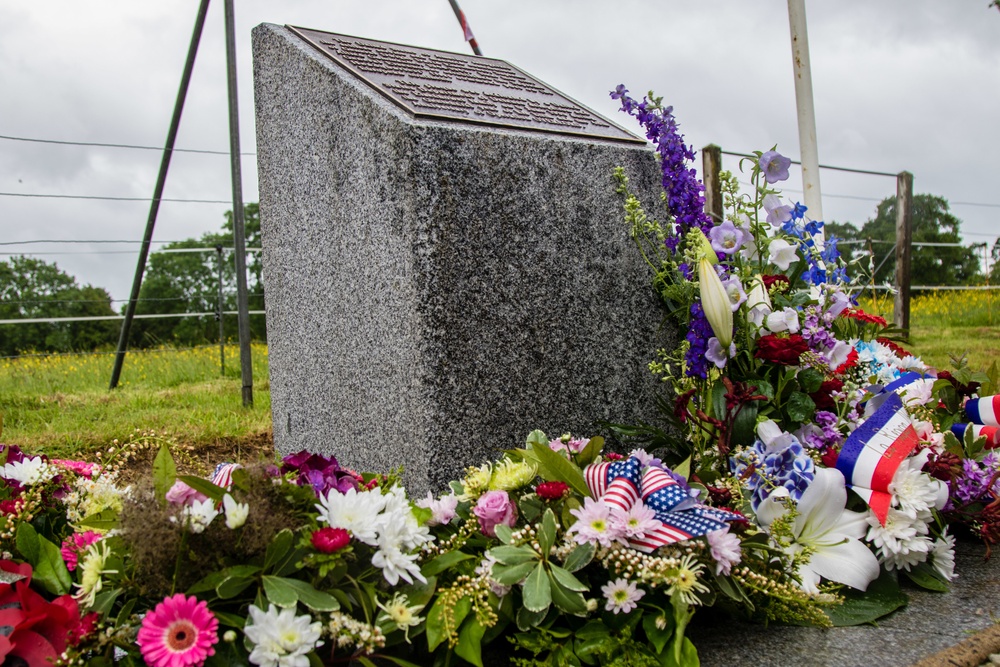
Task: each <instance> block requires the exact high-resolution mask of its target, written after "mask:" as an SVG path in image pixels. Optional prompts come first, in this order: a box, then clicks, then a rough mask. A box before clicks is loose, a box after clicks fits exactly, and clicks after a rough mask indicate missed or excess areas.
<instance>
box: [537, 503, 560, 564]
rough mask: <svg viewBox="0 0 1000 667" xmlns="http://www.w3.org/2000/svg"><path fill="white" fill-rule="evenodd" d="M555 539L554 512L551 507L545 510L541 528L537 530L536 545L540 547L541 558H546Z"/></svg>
mask: <svg viewBox="0 0 1000 667" xmlns="http://www.w3.org/2000/svg"><path fill="white" fill-rule="evenodd" d="M555 541H556V514H555V512H553V511H552V509H551V508H549V509H547V510H545V514H544V515H543V516H542V526H541V530H539V531H538V546H539V547H541V552H542V560H548V558H549V552H550V551H551V550H552V545H553V544H554V543H555Z"/></svg>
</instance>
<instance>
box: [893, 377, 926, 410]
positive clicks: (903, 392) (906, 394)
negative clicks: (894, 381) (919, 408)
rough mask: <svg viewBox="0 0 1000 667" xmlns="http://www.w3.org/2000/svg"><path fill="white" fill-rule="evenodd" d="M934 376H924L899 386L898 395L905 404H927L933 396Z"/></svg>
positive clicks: (911, 405)
mask: <svg viewBox="0 0 1000 667" xmlns="http://www.w3.org/2000/svg"><path fill="white" fill-rule="evenodd" d="M934 382H935V379H934V378H924V379H921V380H914V381H913V382H911V383H909V384H907V385H904V386H903V387H900V389H899V395H900V398H902V399H903V402H904V403H906V405H908V406H910V407H913V406H916V405H927V404H928V403H930V402H931V400H932V399H933V398H934V393H933V389H934Z"/></svg>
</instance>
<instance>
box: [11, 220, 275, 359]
mask: <svg viewBox="0 0 1000 667" xmlns="http://www.w3.org/2000/svg"><path fill="white" fill-rule="evenodd" d="M243 211H244V225H245V234H246V244H247V247H251V248H253V247H256V248H259V247H260V211H259V208H258V205H257V204H256V203H248V204H246V206H244V209H243ZM233 224H234V223H233V213H232V211H227V212H226V213H225V221H224V223H223V225H222V229H221V231H219V232H217V233H206V234H204V235H202V236H201V237H200V238H189V239H185V240H183V241H177V242H174V243H169V244H166V245H165V246H163V247H162V248H160V249H159V250H158V251H156V252H152V253H150V255H149V260H148V262H147V264H146V270H145V272H144V274H143V280H142V287H141V289H140V291H139V301H138V303H137V304H136V311H135V312H136V314H137V315H143V314H167V313H206V312H207V313H215V312H216V311H217V310H218V305H219V301H218V299H219V255H218V253H217V252H190V253H178V252H168V251H173V250H183V249H190V248H213V249H214V248H217V247H219V248H222V249H223V252H222V258H223V263H222V291H223V305H222V309H223V311H235V310H236V309H237V303H236V262H235V255H234V253H233V250H232V249H233V247H234V241H233ZM247 272H248V274H249V275H248V284H247V292H248V301H249V309H250V310H252V311H253V310H263V309H264V283H263V280H262V277H261V258H260V253H248V257H247ZM124 312H125V304H122V306H121V308H120V312H116V311H115V309H114V308H113V306H112V300H111V295H110V294H109V293H108V291H107V290H106V289H104V288H102V287H97V286H94V285H83V286H81V285H79V284H78V283H77V280H76V278H74V277H73V276H70V275H68V274H67V273H65V272H64V271H62V270H61V269H59V267H58V266H57V265H56V264H55V263H48V262H44V261H42V260H40V259H36V258H32V257H26V256H20V257H11V258H10V259H8V260H6V261H0V320H8V319H48V318H65V317H93V316H114V315H121V314H123V313H124ZM226 321H227V323H228V327H227V337H235V336H236V326H235V323H236V319H235V317H230V318H227V320H226ZM250 330H251V336H252V337H253V338H254V339H257V340H265V339H266V332H265V328H264V316H263V315H252V316H251V317H250ZM120 332H121V321H120V320H104V321H83V322H33V323H25V324H5V325H0V356H15V355H19V354H24V353H57V352H77V351H92V350H98V349H114V348H115V346H117V344H118V337H119V335H120ZM129 339H130V340H129V346H130V347H140V348H141V347H154V346H159V345H173V346H180V347H188V346H192V345H202V344H206V343H215V342H218V340H219V324H218V321H217V319H216V317H215V316H212V315H209V316H202V317H185V318H179V317H170V318H156V319H136V320H134V321H133V323H132V327H131V330H130V336H129Z"/></svg>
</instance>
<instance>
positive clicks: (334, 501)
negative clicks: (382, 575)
mask: <svg viewBox="0 0 1000 667" xmlns="http://www.w3.org/2000/svg"><path fill="white" fill-rule="evenodd" d="M385 504H386V496H383V495H382V492H381V491H380V490H378V489H374V490H372V491H361V492H358V491H356V490H355V489H348V490H347V493H341V492H339V491H337V490H336V489H331V490H330V491H329V492H328V493H327V494H326V495H325V496H321V497H320V500H319V504H317V505H316V509H317V510H318V511H319V517H318V518H319V520H320V521H325V522H327V523H328V524H330V526H331V527H333V528H343V529H345V530H349V531H350V532H351V534H352V535H354V537H356V538H357V539H358V540H359V541H361V542H364V543H365V544H367V545H368V546H372V547H373V546H375V545H376V544H378V528H379V525H380V522H379V514H380V513H381V512H382V510H383V509H384V508H385Z"/></svg>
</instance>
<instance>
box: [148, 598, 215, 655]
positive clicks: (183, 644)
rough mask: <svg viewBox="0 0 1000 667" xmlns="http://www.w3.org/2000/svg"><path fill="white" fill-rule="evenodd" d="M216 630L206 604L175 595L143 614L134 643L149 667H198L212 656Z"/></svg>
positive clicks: (195, 599)
mask: <svg viewBox="0 0 1000 667" xmlns="http://www.w3.org/2000/svg"><path fill="white" fill-rule="evenodd" d="M218 627H219V621H218V619H216V618H215V615H214V614H213V613H212V612H211V611H209V609H208V604H207V603H205V602H204V601H201V600H198V598H196V597H194V596H192V597H185V596H184V594H183V593H177V594H176V595H173V596H171V597H168V598H165V599H164V600H163V602H161V603H160V604H158V605H156V608H154V609H153V611H151V612H149V613H148V614H146V616H145V617H144V618H143V619H142V627H140V628H139V635H138V637H136V640H135V643H136V644H138V645H139V648H140V649H141V650H142V657H143V659H144V660H145V661H146V664H147V665H151V666H152V667H200V666H201V665H203V664H205V660H206V659H207V658H208V657H209V656H211V655H215V648H214V647H215V644H217V643H218V641H219V635H218V633H217V632H216V630H217V629H218Z"/></svg>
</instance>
